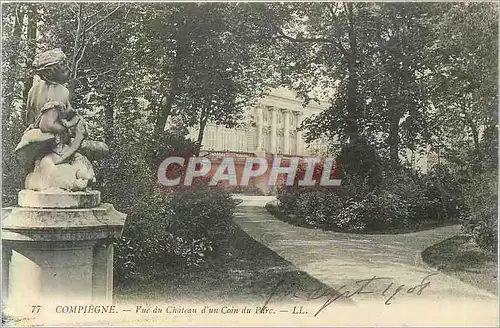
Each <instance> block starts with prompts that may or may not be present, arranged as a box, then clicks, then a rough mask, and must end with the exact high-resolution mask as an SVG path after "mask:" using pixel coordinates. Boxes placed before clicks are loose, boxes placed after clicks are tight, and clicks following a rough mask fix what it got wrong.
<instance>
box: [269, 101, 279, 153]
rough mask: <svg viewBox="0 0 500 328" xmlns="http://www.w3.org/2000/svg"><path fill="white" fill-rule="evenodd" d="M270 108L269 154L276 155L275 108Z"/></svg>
mask: <svg viewBox="0 0 500 328" xmlns="http://www.w3.org/2000/svg"><path fill="white" fill-rule="evenodd" d="M270 108H271V153H272V154H276V152H277V147H276V146H277V145H276V132H277V126H276V108H274V107H270Z"/></svg>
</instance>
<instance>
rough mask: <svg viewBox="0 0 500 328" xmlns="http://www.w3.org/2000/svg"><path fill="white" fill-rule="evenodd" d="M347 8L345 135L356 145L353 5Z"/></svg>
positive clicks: (355, 43)
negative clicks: (347, 53) (348, 51)
mask: <svg viewBox="0 0 500 328" xmlns="http://www.w3.org/2000/svg"><path fill="white" fill-rule="evenodd" d="M346 8H347V19H348V27H347V34H348V39H349V50H350V53H349V56H348V58H347V63H348V67H347V69H348V72H349V76H348V83H347V104H346V107H347V117H346V134H347V136H348V137H349V142H351V143H357V142H358V141H359V122H358V119H359V113H358V105H357V95H358V77H357V74H358V72H357V70H358V67H357V66H358V64H357V57H358V54H357V40H356V30H355V27H354V24H355V22H354V14H353V4H352V3H348V4H347V5H346Z"/></svg>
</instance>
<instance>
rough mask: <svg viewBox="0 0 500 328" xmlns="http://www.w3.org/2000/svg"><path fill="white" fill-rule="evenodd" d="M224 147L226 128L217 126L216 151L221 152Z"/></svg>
mask: <svg viewBox="0 0 500 328" xmlns="http://www.w3.org/2000/svg"><path fill="white" fill-rule="evenodd" d="M223 147H224V128H223V127H222V125H217V135H216V136H215V150H216V151H221V150H223Z"/></svg>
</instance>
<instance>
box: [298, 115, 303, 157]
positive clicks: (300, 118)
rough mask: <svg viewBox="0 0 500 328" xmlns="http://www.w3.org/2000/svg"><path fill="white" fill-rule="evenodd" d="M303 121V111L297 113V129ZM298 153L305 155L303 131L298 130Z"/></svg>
mask: <svg viewBox="0 0 500 328" xmlns="http://www.w3.org/2000/svg"><path fill="white" fill-rule="evenodd" d="M301 123H302V113H297V129H298V128H299V127H300V124H301ZM296 141H297V155H304V150H303V141H302V131H299V130H297V140H296Z"/></svg>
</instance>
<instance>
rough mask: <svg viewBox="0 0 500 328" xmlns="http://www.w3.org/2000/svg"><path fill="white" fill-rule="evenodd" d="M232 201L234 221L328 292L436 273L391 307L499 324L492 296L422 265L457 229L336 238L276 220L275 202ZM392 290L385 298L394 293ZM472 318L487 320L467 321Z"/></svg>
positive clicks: (408, 282)
mask: <svg viewBox="0 0 500 328" xmlns="http://www.w3.org/2000/svg"><path fill="white" fill-rule="evenodd" d="M235 198H239V199H241V200H243V202H242V203H241V204H239V206H238V211H237V215H236V219H235V220H236V223H237V224H238V225H239V226H240V227H241V228H242V229H243V230H244V231H245V232H246V233H248V234H249V235H250V236H251V237H252V238H254V239H255V240H257V241H259V242H261V243H262V244H264V245H265V246H267V247H268V248H270V249H271V250H273V251H274V252H276V253H277V254H278V255H280V256H281V257H283V258H284V259H286V260H288V261H290V262H291V263H292V264H294V265H295V266H296V267H298V268H299V269H301V270H303V271H305V272H307V273H308V274H309V275H311V276H312V277H314V278H316V279H318V280H320V281H321V282H323V283H324V284H326V285H329V286H331V287H332V288H339V287H340V286H344V285H345V286H347V287H346V288H349V286H351V287H352V286H358V285H357V284H356V281H358V280H362V279H369V278H372V277H373V276H376V277H383V278H391V279H381V280H379V281H373V283H371V284H370V287H373V290H374V291H380V290H382V291H383V290H384V289H385V288H386V287H385V286H387V285H388V283H390V282H393V283H394V285H392V286H391V288H392V287H396V286H400V285H403V284H404V285H405V287H406V288H409V287H410V286H415V285H417V284H419V283H421V281H422V279H423V278H424V277H426V276H428V275H431V274H434V275H432V276H430V277H428V278H427V279H426V280H425V281H426V282H427V281H430V284H429V285H428V287H427V288H426V289H425V290H423V291H422V293H421V295H419V296H418V297H416V295H409V294H408V295H404V293H403V292H404V291H405V290H406V289H402V290H401V292H400V293H398V294H396V296H395V297H394V298H393V299H392V301H391V303H393V305H397V304H403V303H406V305H411V304H415V305H417V304H419V305H417V307H416V308H414V309H415V310H417V311H420V310H422V307H421V304H425V307H426V308H427V307H428V308H429V309H428V310H431V311H437V313H440V314H441V315H448V316H451V318H455V319H457V320H458V322H459V323H462V322H463V323H464V324H465V325H476V324H480V325H489V323H491V324H493V325H496V323H497V318H498V301H497V300H498V298H497V296H496V295H493V294H490V293H488V292H486V291H483V290H480V289H478V288H476V287H474V286H472V285H468V284H466V283H463V282H461V281H459V280H458V279H456V278H453V277H450V276H448V275H445V274H442V273H439V272H438V271H436V270H434V269H432V268H429V267H427V266H426V265H425V264H424V263H423V262H422V260H421V255H420V254H421V252H422V251H423V250H424V249H425V248H427V247H428V246H431V245H433V244H435V243H437V242H439V241H441V240H444V239H447V238H449V237H452V236H454V235H457V234H459V233H460V226H458V225H454V226H447V227H441V228H436V229H431V230H426V231H420V232H415V233H408V234H396V235H394V234H393V235H389V234H385V235H380V234H379V235H377V234H369V235H365V234H349V233H337V232H332V231H322V230H316V229H308V228H302V227H297V226H294V225H291V224H288V223H285V222H283V221H280V220H278V219H276V218H275V217H274V216H273V215H271V214H269V213H268V212H267V210H266V209H265V208H264V206H265V204H266V203H267V202H269V201H271V200H273V197H269V196H260V197H259V196H235ZM352 288H354V287H352ZM390 290H391V289H390ZM390 290H389V292H388V293H387V294H388V295H390V294H392V293H391V292H390ZM354 298H355V301H356V302H358V303H362V302H364V301H366V302H370V301H371V302H379V301H380V302H382V304H383V303H384V301H385V299H386V297H382V295H381V293H380V292H372V293H366V294H362V295H361V294H360V295H356V296H355V297H353V299H354ZM412 300H413V301H412ZM408 301H412V302H413V303H412V302H408ZM415 302H416V303H415ZM422 302H425V303H422ZM478 311H480V312H478ZM445 312H446V313H447V314H446V313H445ZM473 316H477V318H478V319H481V320H486V321H481V320H480V321H478V322H476V321H474V320H472V321H471V320H469V319H472V317H473ZM462 317H463V318H462ZM460 318H462V319H460ZM487 318H489V320H487ZM443 320H444V319H443ZM431 322H432V323H437V322H434V321H431ZM446 322H448V323H450V324H452V322H450V321H446ZM422 324H424V323H422Z"/></svg>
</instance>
